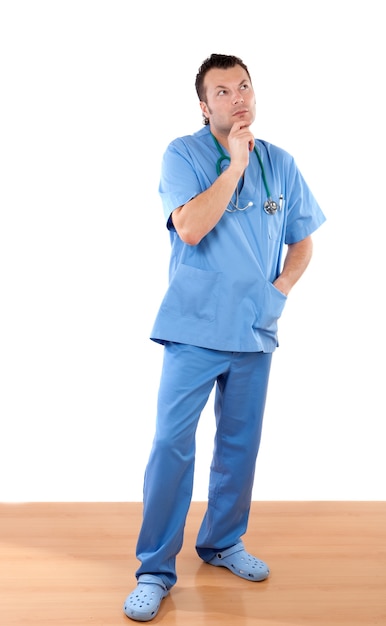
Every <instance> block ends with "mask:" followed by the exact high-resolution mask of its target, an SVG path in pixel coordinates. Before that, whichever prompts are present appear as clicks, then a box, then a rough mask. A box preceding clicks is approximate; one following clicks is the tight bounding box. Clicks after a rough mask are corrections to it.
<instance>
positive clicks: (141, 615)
mask: <svg viewBox="0 0 386 626" xmlns="http://www.w3.org/2000/svg"><path fill="white" fill-rule="evenodd" d="M196 90H197V95H198V98H199V103H200V107H201V111H202V115H203V123H204V127H203V128H201V130H198V131H197V132H195V133H194V134H193V135H188V136H185V137H180V138H177V139H175V140H174V141H172V142H171V143H170V145H169V146H168V147H167V149H166V151H165V154H164V157H163V162H162V169H161V179H160V187H159V192H160V196H161V199H162V204H163V210H164V216H165V223H166V226H167V229H168V232H169V236H170V244H171V256H170V267H169V286H168V289H167V291H166V293H165V296H164V298H163V301H162V302H161V305H160V308H159V311H158V314H157V316H156V319H155V322H154V326H153V329H152V332H151V339H152V340H154V341H156V342H158V343H160V344H162V346H163V350H164V360H163V367H162V373H161V380H160V387H159V395H158V403H157V417H156V427H155V436H154V441H153V445H152V449H151V451H150V456H149V459H148V464H147V468H146V472H145V478H144V492H143V521H142V526H141V529H140V533H139V537H138V542H137V549H136V555H137V558H138V560H139V562H140V566H139V568H138V569H137V571H136V573H135V575H136V579H137V587H136V588H135V589H134V591H133V592H132V593H131V594H129V596H128V597H127V598H126V600H125V602H124V612H125V614H126V615H127V616H128V617H129V618H131V619H133V620H137V621H149V620H151V619H153V618H154V617H155V616H156V615H157V612H158V610H159V608H160V605H161V601H162V599H163V598H165V597H166V596H167V595H168V593H169V591H170V589H171V588H172V587H173V586H174V585H175V584H176V581H177V573H176V557H177V555H178V553H179V552H180V550H181V547H182V542H183V536H184V526H185V521H186V516H187V513H188V509H189V506H190V503H191V497H192V489H193V473H194V462H195V434H196V429H197V425H198V421H199V418H200V414H201V412H202V410H203V408H204V407H205V405H206V403H207V401H208V398H209V395H210V393H211V391H212V389H213V388H215V396H214V397H215V401H214V413H215V418H216V434H215V441H214V449H213V458H212V461H211V466H210V479H209V491H208V503H207V509H206V512H205V515H204V517H203V520H202V523H201V527H200V529H199V532H198V535H197V541H196V551H197V555H198V557H199V558H200V559H202V560H203V561H204V562H205V563H207V564H208V565H212V566H215V567H225V568H227V569H228V570H229V571H230V572H231V573H232V574H233V575H236V576H239V577H241V578H243V579H245V580H247V581H250V582H258V581H263V580H265V579H266V578H267V577H268V576H269V566H268V565H267V564H266V563H265V562H264V561H262V560H260V559H259V558H257V557H255V556H253V555H252V554H250V553H249V552H248V551H247V549H246V547H245V545H244V543H243V540H242V537H243V535H245V533H246V531H247V526H248V517H249V513H250V505H251V498H252V487H253V481H254V473H255V464H256V458H257V454H258V450H259V444H260V437H261V430H262V421H263V415H264V407H265V402H266V394H267V386H268V379H269V373H270V366H271V359H272V354H273V352H274V351H275V349H276V347H277V346H278V338H277V326H278V319H279V318H280V316H281V315H282V313H283V309H284V307H285V304H286V301H287V298H288V295H289V293H290V291H291V289H292V287H293V286H294V285H295V283H296V282H297V281H298V280H299V278H300V277H301V276H302V274H303V272H304V271H305V269H306V268H307V266H308V264H309V262H310V259H311V255H312V245H313V244H312V239H311V235H312V233H313V232H314V231H315V230H316V229H317V228H318V227H319V226H320V225H321V224H322V223H323V222H324V221H325V216H324V214H323V213H322V211H321V209H320V207H319V205H318V203H317V202H316V200H315V198H314V196H313V195H312V193H311V191H310V189H309V188H308V186H307V184H306V182H305V180H304V178H303V176H302V174H301V173H300V171H299V169H298V168H297V166H296V163H295V161H294V159H293V157H292V156H291V155H290V154H288V153H287V152H285V151H284V150H283V149H281V148H279V147H277V146H275V145H272V144H270V143H268V142H267V141H264V140H261V139H256V138H255V137H254V135H253V134H252V131H251V128H250V127H251V124H252V123H253V122H254V120H255V113H256V96H255V92H254V89H253V86H252V81H251V77H250V75H249V71H248V68H247V66H246V65H245V64H244V62H243V61H242V60H241V59H239V58H238V57H235V56H230V55H222V54H212V55H211V56H210V57H209V58H208V59H206V60H205V61H204V62H203V63H202V65H201V67H200V68H199V71H198V74H197V76H196Z"/></svg>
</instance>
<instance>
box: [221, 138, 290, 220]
mask: <svg viewBox="0 0 386 626" xmlns="http://www.w3.org/2000/svg"><path fill="white" fill-rule="evenodd" d="M211 135H212V137H213V139H214V142H215V144H216V146H217V150H218V151H219V153H220V156H219V158H218V159H217V163H216V172H217V176H220V174H221V172H222V170H221V166H222V164H223V162H224V161H229V163H230V161H231V160H230V157H229V156H227V155H226V154H225V152H224V150H223V149H222V147H221V146H220V144H219V142H218V141H217V139H216V137H215V136H214V135H213V134H212V133H211ZM253 151H254V152H255V154H256V156H257V160H258V161H259V165H260V169H261V175H262V177H263V184H264V188H265V191H266V194H267V200H266V201H265V202H264V205H263V209H264V211H265V212H266V213H267V214H268V215H275V213H276V211H277V210H278V209H279V210H281V208H282V204H283V197H282V196H280V199H279V203H277V202H275V200H272V198H271V192H270V190H269V187H268V183H267V178H266V176H265V171H264V166H263V162H262V160H261V157H260V154H259V153H258V151H257V150H256V146H253ZM238 202H239V190H238V188H236V204H235V203H234V202H232V200H231V201H230V204H231V205H232V207H234V208H233V209H229V208H227V209H226V210H227V211H228V212H230V213H234V212H235V211H245V210H246V209H248V207H250V206H252V205H253V202H248V204H247V205H246V206H245V207H239V206H238Z"/></svg>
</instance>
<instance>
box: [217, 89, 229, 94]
mask: <svg viewBox="0 0 386 626" xmlns="http://www.w3.org/2000/svg"><path fill="white" fill-rule="evenodd" d="M226 93H227V90H226V89H220V91H219V92H218V95H219V96H224V95H225V94H226Z"/></svg>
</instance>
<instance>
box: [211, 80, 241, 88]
mask: <svg viewBox="0 0 386 626" xmlns="http://www.w3.org/2000/svg"><path fill="white" fill-rule="evenodd" d="M244 83H250V81H249V80H248V78H244V79H243V80H241V81H240V82H239V84H238V87H240V85H243V84H244ZM214 89H228V87H227V86H226V85H216V86H215V87H214Z"/></svg>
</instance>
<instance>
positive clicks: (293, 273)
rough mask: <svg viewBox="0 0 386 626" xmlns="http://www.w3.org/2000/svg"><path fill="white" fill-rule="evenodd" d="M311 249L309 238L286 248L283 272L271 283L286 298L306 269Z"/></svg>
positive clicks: (311, 244)
mask: <svg viewBox="0 0 386 626" xmlns="http://www.w3.org/2000/svg"><path fill="white" fill-rule="evenodd" d="M312 248H313V243H312V239H311V236H309V237H306V238H305V239H302V241H298V242H297V243H292V244H290V245H289V246H288V249H287V254H286V257H285V259H284V264H283V270H282V272H281V274H280V276H278V277H277V279H276V280H275V281H274V283H273V284H274V286H275V287H276V288H277V289H279V291H281V292H282V293H284V294H285V295H286V296H288V294H289V292H290V291H291V289H292V287H293V286H294V285H295V283H297V281H298V280H299V278H300V277H301V276H302V274H303V273H304V272H305V270H306V269H307V266H308V264H309V262H310V260H311V257H312Z"/></svg>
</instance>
